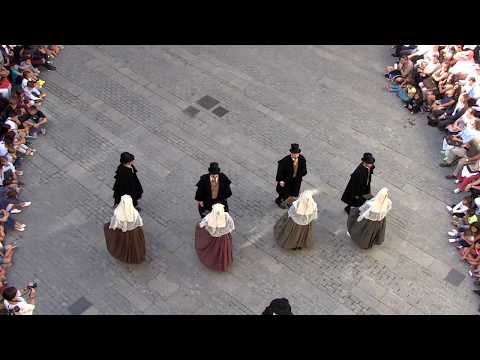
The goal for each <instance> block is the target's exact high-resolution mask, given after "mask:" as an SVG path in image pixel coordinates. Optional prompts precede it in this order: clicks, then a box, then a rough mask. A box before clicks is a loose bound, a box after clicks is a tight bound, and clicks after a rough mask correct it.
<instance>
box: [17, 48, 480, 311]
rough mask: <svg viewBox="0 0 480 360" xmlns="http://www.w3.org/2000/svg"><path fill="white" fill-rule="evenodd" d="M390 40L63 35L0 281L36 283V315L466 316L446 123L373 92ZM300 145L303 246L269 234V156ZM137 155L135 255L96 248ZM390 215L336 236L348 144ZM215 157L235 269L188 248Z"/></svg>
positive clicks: (349, 161) (467, 292)
mask: <svg viewBox="0 0 480 360" xmlns="http://www.w3.org/2000/svg"><path fill="white" fill-rule="evenodd" d="M391 63H392V57H391V56H390V51H389V47H388V46H358V45H357V46H333V45H329V46H320V45H318V46H317V45H316V46H73V45H70V46H68V45H67V46H66V47H65V50H63V52H62V54H61V55H60V56H59V57H58V59H57V60H56V61H55V65H56V66H57V71H52V72H49V73H46V74H44V75H43V77H44V78H45V80H46V81H47V83H46V92H47V93H48V97H47V100H46V101H45V103H44V105H43V107H42V111H44V112H45V114H46V115H47V116H48V117H49V124H48V130H47V135H46V137H41V138H39V139H38V140H35V147H36V148H37V150H38V154H37V155H35V156H34V158H33V159H31V160H27V161H25V165H24V166H23V168H22V170H24V172H25V176H24V178H25V182H26V187H25V190H24V192H23V194H24V195H23V197H24V198H25V200H29V201H32V203H33V204H32V206H31V207H30V208H29V209H28V210H26V211H24V212H23V213H22V214H20V215H18V219H20V220H21V221H22V222H24V223H26V224H28V229H27V230H26V231H25V232H23V233H21V234H20V233H17V234H15V235H13V236H12V238H17V241H18V242H19V244H21V246H20V247H19V248H18V249H17V251H16V253H15V255H14V261H15V265H14V267H13V268H12V270H11V272H10V274H9V283H12V284H23V283H26V282H28V281H30V280H32V279H37V280H38V283H39V286H38V292H37V310H36V313H37V314H259V313H261V312H262V310H263V309H264V308H265V306H267V305H268V303H269V302H270V301H271V300H272V299H273V298H275V297H287V298H288V299H289V300H290V303H291V305H292V311H293V313H294V314H319V315H320V314H476V313H477V308H478V296H476V295H475V294H473V293H472V289H473V285H472V281H471V279H470V278H469V276H468V275H467V267H466V265H465V264H464V263H462V262H461V261H460V259H459V256H458V255H457V253H456V251H455V249H454V248H453V246H452V245H451V244H449V243H448V241H447V235H446V234H447V231H448V230H450V228H451V226H450V220H449V216H448V213H447V212H446V210H445V205H446V204H451V203H453V202H454V201H459V200H460V198H461V195H454V194H452V191H451V190H452V189H453V185H452V183H451V182H450V181H448V180H446V179H445V178H444V175H446V173H447V170H445V169H442V168H439V167H438V160H439V151H440V146H441V134H440V133H439V132H438V131H437V130H435V129H434V130H432V129H431V128H430V127H428V126H427V125H426V120H425V116H424V115H422V114H419V115H410V114H409V113H408V112H407V111H406V110H405V109H404V108H403V107H402V106H401V105H400V101H399V99H398V98H397V97H396V96H394V95H392V94H390V93H388V92H386V91H385V89H384V83H385V80H384V78H383V72H384V71H383V70H384V68H385V66H386V65H390V64H391ZM294 142H298V143H300V146H301V148H302V151H303V154H304V156H305V157H306V159H307V166H308V175H307V176H306V177H305V178H304V182H303V185H302V189H307V188H317V189H319V190H320V194H319V195H318V196H317V198H316V201H317V203H318V208H319V218H318V220H317V222H316V224H315V235H316V237H315V244H314V247H313V248H311V249H304V250H302V251H291V252H288V251H285V250H283V249H280V248H279V247H278V246H277V245H276V244H275V241H274V240H273V237H272V232H273V225H274V223H275V222H276V220H277V219H278V218H279V217H280V216H281V214H282V211H283V210H281V209H279V208H278V207H277V206H276V205H275V203H274V201H273V200H274V198H275V197H276V193H275V171H276V161H277V160H279V159H280V158H282V157H283V156H285V155H287V154H288V149H289V147H290V144H291V143H294ZM122 151H129V152H131V153H133V154H135V157H136V166H137V169H138V170H139V172H138V176H139V178H140V180H141V182H142V184H143V187H144V190H145V193H144V196H143V199H142V200H141V203H140V204H141V207H142V210H143V211H142V212H141V215H142V218H143V221H144V223H145V226H144V231H145V237H146V246H147V258H146V261H145V263H144V264H142V265H138V266H133V265H125V264H123V263H120V262H118V261H117V260H115V259H113V258H112V257H111V256H110V255H109V254H108V252H107V250H106V246H105V239H104V235H103V228H102V225H103V224H104V223H105V222H106V221H107V220H108V219H109V218H110V217H111V215H112V213H113V209H112V205H113V198H112V190H111V188H112V185H113V175H114V172H115V168H116V166H117V165H118V160H119V154H120V153H121V152H122ZM366 151H369V152H372V153H373V154H374V156H375V158H376V160H377V161H376V164H375V165H376V170H375V175H374V180H373V192H376V191H378V190H379V189H380V188H381V187H383V186H386V187H388V188H389V190H390V197H391V199H392V202H393V209H392V211H391V212H390V213H389V215H388V218H387V233H386V239H385V242H384V244H382V245H381V246H377V247H375V248H373V249H371V250H361V249H359V248H358V247H357V246H356V245H355V244H354V243H353V242H352V241H351V240H350V239H348V237H347V236H346V228H345V224H346V214H345V213H344V211H343V207H344V206H345V204H343V203H341V202H340V196H341V193H342V191H343V189H344V187H345V185H346V183H347V181H348V178H349V175H350V173H351V172H352V171H353V170H354V168H355V167H356V166H357V165H358V163H359V161H360V157H361V155H362V154H363V153H364V152H366ZM211 161H218V162H219V164H220V167H221V169H222V171H224V172H225V173H226V174H227V175H228V176H229V178H230V179H231V180H232V191H233V196H232V198H231V199H229V205H230V213H231V215H232V217H233V219H234V220H235V225H236V230H235V231H234V233H233V239H234V263H233V266H232V267H231V269H230V271H229V272H227V273H220V274H219V273H215V272H212V271H210V270H208V269H206V268H205V267H204V266H203V265H202V264H201V263H200V262H199V260H198V258H197V255H196V253H195V249H194V247H193V236H194V226H195V222H197V221H199V217H198V211H197V209H196V202H195V200H194V192H195V184H196V182H197V181H198V178H199V176H200V175H201V174H204V173H206V169H207V167H208V164H209V163H210V162H211Z"/></svg>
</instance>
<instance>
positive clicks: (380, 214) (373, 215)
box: [357, 187, 392, 222]
mask: <svg viewBox="0 0 480 360" xmlns="http://www.w3.org/2000/svg"><path fill="white" fill-rule="evenodd" d="M391 209H392V201H391V200H390V199H389V198H388V189H387V188H386V187H384V188H382V189H381V190H380V191H379V192H378V193H377V195H375V196H374V197H373V198H372V199H370V200H368V201H367V202H366V203H365V204H363V205H362V206H361V207H360V210H359V211H360V216H359V217H358V219H357V221H358V222H360V221H362V220H363V219H368V220H372V221H381V220H383V218H384V217H385V216H386V215H387V214H388V212H389V211H390V210H391Z"/></svg>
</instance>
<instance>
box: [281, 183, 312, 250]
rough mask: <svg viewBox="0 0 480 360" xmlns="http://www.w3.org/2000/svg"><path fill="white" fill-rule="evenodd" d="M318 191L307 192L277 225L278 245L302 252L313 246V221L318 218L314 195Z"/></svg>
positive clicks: (302, 194) (295, 202)
mask: <svg viewBox="0 0 480 360" xmlns="http://www.w3.org/2000/svg"><path fill="white" fill-rule="evenodd" d="M317 192H318V191H317V190H305V191H304V192H302V193H301V194H300V197H299V198H298V200H296V201H294V202H293V203H292V206H290V208H289V209H288V212H287V213H285V214H284V215H283V216H282V217H281V218H280V219H279V220H278V221H277V223H276V224H275V226H274V228H273V234H274V237H275V239H276V241H277V244H278V245H280V246H281V247H282V248H284V249H293V250H300V249H302V248H304V247H310V246H312V242H313V220H315V219H316V218H317V217H318V213H317V204H316V203H315V201H314V200H313V195H314V194H316V193H317Z"/></svg>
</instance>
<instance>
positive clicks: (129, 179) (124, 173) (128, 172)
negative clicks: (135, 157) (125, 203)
mask: <svg viewBox="0 0 480 360" xmlns="http://www.w3.org/2000/svg"><path fill="white" fill-rule="evenodd" d="M142 194H143V188H142V184H140V180H138V177H137V169H135V167H134V166H133V165H132V168H131V169H130V168H128V167H126V166H124V165H119V166H118V168H117V171H116V173H115V184H114V185H113V198H114V199H115V204H118V203H119V202H120V198H121V197H122V195H130V196H131V197H132V199H133V203H134V205H136V203H137V200H138V199H140V198H141V197H142Z"/></svg>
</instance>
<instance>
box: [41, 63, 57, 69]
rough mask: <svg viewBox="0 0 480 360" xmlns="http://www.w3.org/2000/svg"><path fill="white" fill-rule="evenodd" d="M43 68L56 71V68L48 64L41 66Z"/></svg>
mask: <svg viewBox="0 0 480 360" xmlns="http://www.w3.org/2000/svg"><path fill="white" fill-rule="evenodd" d="M43 67H45V68H46V69H47V70H48V71H53V70H57V68H56V67H55V66H53V65H52V64H49V63H45V64H43Z"/></svg>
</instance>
